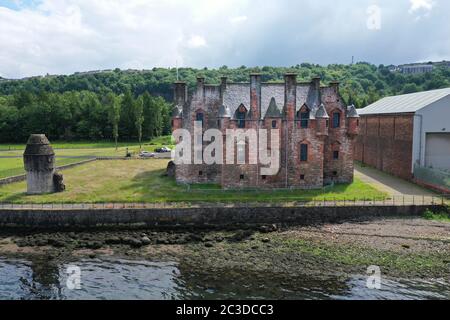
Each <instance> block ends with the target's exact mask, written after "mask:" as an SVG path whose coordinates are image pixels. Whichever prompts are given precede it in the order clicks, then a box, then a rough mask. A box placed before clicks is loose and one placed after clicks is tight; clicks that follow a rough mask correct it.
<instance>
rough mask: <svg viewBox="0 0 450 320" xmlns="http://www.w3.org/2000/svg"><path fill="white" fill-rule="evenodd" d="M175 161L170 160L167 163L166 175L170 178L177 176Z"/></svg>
mask: <svg viewBox="0 0 450 320" xmlns="http://www.w3.org/2000/svg"><path fill="white" fill-rule="evenodd" d="M175 167H176V165H175V162H173V161H169V163H168V164H167V168H166V176H168V177H170V178H174V177H175Z"/></svg>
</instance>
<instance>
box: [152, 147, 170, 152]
mask: <svg viewBox="0 0 450 320" xmlns="http://www.w3.org/2000/svg"><path fill="white" fill-rule="evenodd" d="M171 151H172V150H171V149H170V148H168V147H162V148H157V149H155V152H157V153H165V152H171Z"/></svg>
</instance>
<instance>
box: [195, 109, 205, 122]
mask: <svg viewBox="0 0 450 320" xmlns="http://www.w3.org/2000/svg"><path fill="white" fill-rule="evenodd" d="M203 118H204V115H203V112H197V114H196V115H195V120H196V121H199V122H201V123H202V124H203Z"/></svg>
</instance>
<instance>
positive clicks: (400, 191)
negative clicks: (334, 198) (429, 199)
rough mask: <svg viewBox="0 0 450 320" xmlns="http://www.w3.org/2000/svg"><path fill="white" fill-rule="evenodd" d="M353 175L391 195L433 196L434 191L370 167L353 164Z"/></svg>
mask: <svg viewBox="0 0 450 320" xmlns="http://www.w3.org/2000/svg"><path fill="white" fill-rule="evenodd" d="M355 177H358V178H359V179H361V180H362V181H364V182H367V183H369V184H371V185H373V186H374V187H375V188H377V189H379V190H380V191H384V192H386V193H388V194H389V195H392V196H423V195H425V196H433V195H436V194H435V193H434V192H432V191H429V190H427V189H424V188H422V187H420V186H418V185H416V184H414V183H411V182H408V181H406V180H403V179H400V178H397V177H394V176H391V175H389V174H387V173H385V172H382V171H379V170H377V169H374V168H371V167H362V166H360V165H355Z"/></svg>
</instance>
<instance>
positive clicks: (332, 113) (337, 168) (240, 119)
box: [172, 74, 359, 189]
mask: <svg viewBox="0 0 450 320" xmlns="http://www.w3.org/2000/svg"><path fill="white" fill-rule="evenodd" d="M284 78H285V81H284V82H282V83H263V82H262V81H261V75H259V74H252V75H251V76H250V82H249V83H229V82H227V79H226V78H225V77H223V78H222V79H221V83H220V84H219V85H208V84H205V81H204V78H202V77H199V78H198V79H197V87H196V89H195V91H194V92H193V93H192V94H188V90H187V86H186V83H184V82H176V83H175V88H174V99H175V107H174V110H173V115H172V127H173V130H175V129H179V128H184V129H187V130H189V132H190V134H191V137H192V139H194V122H195V121H201V122H202V123H203V130H204V131H205V130H207V129H211V128H214V129H218V130H220V131H221V132H222V134H223V137H224V139H225V136H226V131H227V129H238V128H241V129H243V130H245V131H248V130H249V129H267V130H272V129H275V130H279V141H278V143H279V146H280V152H279V159H278V160H279V164H280V165H279V169H278V171H277V173H276V174H275V175H263V174H262V173H261V172H262V170H261V169H262V168H263V167H264V165H262V164H261V163H260V161H259V160H257V161H256V164H254V163H255V161H253V162H252V161H250V160H252V158H253V160H254V157H255V155H254V154H252V152H251V150H252V148H251V146H249V142H248V141H246V143H245V144H244V145H242V144H241V145H237V144H238V142H236V145H235V150H237V148H245V160H246V161H245V164H237V163H241V162H238V161H234V162H233V163H229V162H227V161H226V159H225V158H226V151H227V150H225V149H226V144H225V143H224V146H223V149H224V150H223V157H224V163H223V164H212V165H207V164H193V163H194V162H191V163H192V164H179V165H177V166H176V170H175V176H176V180H177V182H179V183H216V184H220V185H221V186H222V187H224V188H243V187H252V188H255V187H256V188H291V187H292V188H302V189H315V188H322V187H323V186H324V185H326V184H330V183H333V182H334V183H349V182H352V181H353V150H354V148H353V144H354V140H355V137H356V136H357V135H358V131H359V116H358V113H357V112H356V109H355V108H354V107H353V106H350V107H346V106H345V105H344V103H343V101H342V98H341V96H340V94H339V83H338V82H332V83H330V84H329V86H326V87H321V85H320V78H314V79H312V81H311V82H305V83H297V77H296V75H295V74H286V75H285V77H284ZM268 145H270V141H269V143H268ZM192 148H194V147H192ZM194 152H195V150H193V149H192V152H191V154H192V157H194ZM235 157H238V155H236V156H235ZM235 160H237V159H236V158H235ZM241 160H242V159H241ZM252 163H253V164H252Z"/></svg>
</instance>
